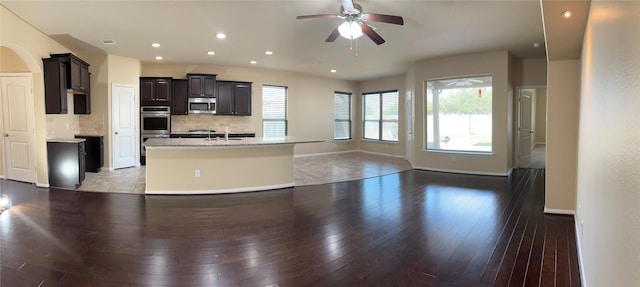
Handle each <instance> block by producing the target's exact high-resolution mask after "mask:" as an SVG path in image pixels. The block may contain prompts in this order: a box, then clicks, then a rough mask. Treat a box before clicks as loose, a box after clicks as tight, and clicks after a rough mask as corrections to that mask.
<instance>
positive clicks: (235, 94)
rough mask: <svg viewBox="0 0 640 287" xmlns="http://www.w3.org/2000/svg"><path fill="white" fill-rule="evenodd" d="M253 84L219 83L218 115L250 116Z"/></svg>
mask: <svg viewBox="0 0 640 287" xmlns="http://www.w3.org/2000/svg"><path fill="white" fill-rule="evenodd" d="M251 84H252V83H251V82H238V81H218V82H217V85H218V95H217V102H216V115H232V116H250V115H251Z"/></svg>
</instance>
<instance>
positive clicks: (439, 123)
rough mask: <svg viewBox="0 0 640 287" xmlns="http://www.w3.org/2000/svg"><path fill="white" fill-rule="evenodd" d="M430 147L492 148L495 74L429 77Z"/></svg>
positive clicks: (487, 149) (455, 148)
mask: <svg viewBox="0 0 640 287" xmlns="http://www.w3.org/2000/svg"><path fill="white" fill-rule="evenodd" d="M426 86H427V87H426V90H427V95H426V103H427V112H426V113H427V116H426V121H427V125H426V127H427V145H426V146H427V150H443V151H463V152H491V151H492V143H491V135H492V118H491V110H492V108H491V105H492V98H493V97H492V94H493V89H492V77H491V76H480V77H466V78H456V79H446V80H434V81H427V84H426Z"/></svg>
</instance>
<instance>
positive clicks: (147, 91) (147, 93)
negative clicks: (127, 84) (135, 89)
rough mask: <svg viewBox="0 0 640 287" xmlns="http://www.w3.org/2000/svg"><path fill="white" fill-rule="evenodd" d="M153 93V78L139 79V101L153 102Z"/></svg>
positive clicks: (143, 102)
mask: <svg viewBox="0 0 640 287" xmlns="http://www.w3.org/2000/svg"><path fill="white" fill-rule="evenodd" d="M154 95H155V81H154V80H153V79H140V102H141V103H142V104H143V105H144V104H153V99H154Z"/></svg>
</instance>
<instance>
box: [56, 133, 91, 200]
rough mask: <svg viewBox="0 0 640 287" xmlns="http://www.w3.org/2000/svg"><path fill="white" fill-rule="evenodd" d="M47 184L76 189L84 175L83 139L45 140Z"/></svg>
mask: <svg viewBox="0 0 640 287" xmlns="http://www.w3.org/2000/svg"><path fill="white" fill-rule="evenodd" d="M47 160H48V162H49V186H50V187H58V188H69V189H76V188H78V187H80V185H82V181H83V180H84V176H85V140H84V139H50V140H47Z"/></svg>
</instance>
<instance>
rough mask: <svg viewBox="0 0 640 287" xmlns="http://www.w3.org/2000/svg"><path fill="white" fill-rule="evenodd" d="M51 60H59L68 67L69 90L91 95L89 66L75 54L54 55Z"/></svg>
mask: <svg viewBox="0 0 640 287" xmlns="http://www.w3.org/2000/svg"><path fill="white" fill-rule="evenodd" d="M51 58H55V59H58V60H59V61H61V62H63V63H65V64H66V65H67V69H66V74H67V89H72V90H73V91H74V94H75V93H76V92H81V93H86V94H88V93H89V90H90V86H89V82H90V76H89V64H88V63H87V62H85V61H83V60H82V59H80V58H78V57H76V56H75V55H73V54H70V53H67V54H52V55H51Z"/></svg>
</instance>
